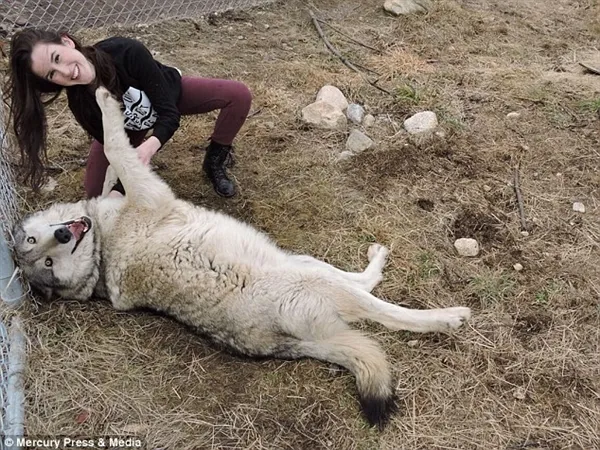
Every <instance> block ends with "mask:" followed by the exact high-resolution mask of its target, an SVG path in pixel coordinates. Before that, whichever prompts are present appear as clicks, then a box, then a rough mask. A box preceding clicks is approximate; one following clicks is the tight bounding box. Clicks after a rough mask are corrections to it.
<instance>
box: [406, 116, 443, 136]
mask: <svg viewBox="0 0 600 450" xmlns="http://www.w3.org/2000/svg"><path fill="white" fill-rule="evenodd" d="M437 126H438V120H437V116H436V115H435V113H434V112H433V111H423V112H420V113H417V114H415V115H414V116H412V117H409V118H408V119H406V120H405V121H404V129H405V130H406V131H408V132H409V133H410V134H425V133H430V132H432V131H433V130H435V129H436V127H437Z"/></svg>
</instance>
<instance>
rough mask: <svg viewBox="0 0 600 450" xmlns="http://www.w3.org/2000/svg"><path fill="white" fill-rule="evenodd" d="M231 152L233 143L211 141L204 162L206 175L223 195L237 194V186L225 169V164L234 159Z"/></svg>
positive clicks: (231, 195) (218, 192)
mask: <svg viewBox="0 0 600 450" xmlns="http://www.w3.org/2000/svg"><path fill="white" fill-rule="evenodd" d="M231 152H232V149H231V145H221V144H217V143H216V142H212V141H211V143H210V144H209V146H208V147H207V148H206V156H205V157H204V163H203V164H202V167H203V169H204V172H205V173H206V176H208V179H209V180H210V182H211V183H212V184H213V187H214V188H215V191H216V192H217V194H219V195H220V196H221V197H233V196H234V195H235V186H234V184H233V182H232V181H231V180H230V179H229V178H228V177H227V172H226V171H225V166H227V165H230V164H231V162H232V161H233V159H232V155H231Z"/></svg>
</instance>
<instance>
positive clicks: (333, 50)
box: [308, 10, 394, 96]
mask: <svg viewBox="0 0 600 450" xmlns="http://www.w3.org/2000/svg"><path fill="white" fill-rule="evenodd" d="M308 14H310V18H311V19H312V22H313V25H314V26H315V28H316V29H317V33H319V37H320V38H321V39H322V40H323V42H324V43H325V46H326V47H327V49H328V50H329V51H330V52H331V53H333V54H334V55H335V56H337V57H338V58H339V59H340V61H342V63H344V65H345V66H346V67H348V68H349V69H352V70H354V71H355V72H356V73H358V74H359V75H360V76H361V77H362V79H363V80H365V81H366V82H367V83H369V84H370V85H371V86H373V87H374V88H376V89H378V90H380V91H381V92H385V93H386V94H388V95H392V96H393V95H394V94H392V93H391V92H390V91H388V90H387V89H384V88H382V87H381V86H378V85H377V81H372V80H370V79H369V78H368V77H367V76H366V75H365V74H364V73H363V72H361V70H360V69H359V68H358V67H356V65H354V64H352V63H351V62H350V61H348V59H346V58H345V57H344V56H343V55H342V54H341V53H340V52H339V51H338V49H336V48H335V47H334V46H333V45H332V44H331V42H329V39H327V37H326V36H325V33H323V29H322V28H321V25H320V24H319V20H318V19H317V17H316V16H315V14H314V13H313V12H312V11H311V10H308Z"/></svg>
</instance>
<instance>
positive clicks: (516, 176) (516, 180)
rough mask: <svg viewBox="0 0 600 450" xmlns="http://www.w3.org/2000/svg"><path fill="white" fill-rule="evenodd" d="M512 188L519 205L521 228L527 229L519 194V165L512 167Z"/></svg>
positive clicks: (521, 196)
mask: <svg viewBox="0 0 600 450" xmlns="http://www.w3.org/2000/svg"><path fill="white" fill-rule="evenodd" d="M513 188H514V189H515V194H516V196H517V204H518V205H519V218H520V219H521V230H524V231H527V229H528V226H527V221H526V220H525V208H524V207H523V195H522V194H521V186H520V181H519V166H518V165H517V166H516V167H515V169H514V178H513Z"/></svg>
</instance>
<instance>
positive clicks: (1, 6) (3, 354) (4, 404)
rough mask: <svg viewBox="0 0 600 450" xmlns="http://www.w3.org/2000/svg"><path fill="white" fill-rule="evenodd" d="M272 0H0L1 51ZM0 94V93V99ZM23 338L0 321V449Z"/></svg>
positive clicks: (8, 265)
mask: <svg viewBox="0 0 600 450" xmlns="http://www.w3.org/2000/svg"><path fill="white" fill-rule="evenodd" d="M274 1H275V0H79V1H75V2H73V1H67V0H1V2H0V50H2V48H5V49H6V47H4V46H2V45H1V44H2V40H4V41H5V42H6V41H7V40H8V39H10V37H11V36H12V34H13V33H14V32H15V31H17V30H19V29H22V28H25V27H40V28H47V29H55V30H68V31H70V32H75V31H77V30H79V29H83V28H95V27H102V26H107V25H110V26H118V25H121V26H123V25H135V24H151V23H157V22H161V21H165V20H171V19H185V18H198V17H200V16H203V15H207V14H209V13H217V12H223V11H227V10H232V9H247V8H250V7H252V6H258V5H263V4H267V3H272V2H274ZM1 95H2V92H1V91H0V96H1ZM6 119H7V116H6V114H5V110H4V105H3V104H2V103H0V264H1V267H0V296H1V299H2V303H3V305H2V306H6V305H10V306H16V305H17V306H18V304H19V303H20V301H21V300H22V299H23V298H24V297H26V295H27V293H25V291H24V290H23V287H22V286H23V282H22V280H21V278H20V274H19V272H18V268H17V267H16V265H15V263H14V261H13V259H12V254H11V249H10V244H11V242H12V239H11V228H12V226H13V225H14V224H15V223H16V222H17V220H18V216H19V212H20V209H19V206H20V205H19V201H18V198H19V197H18V194H17V190H16V184H15V177H14V173H13V171H12V168H11V167H12V166H11V159H10V156H11V155H14V154H15V152H14V151H12V152H11V141H10V139H9V134H8V132H7V130H8V128H7V127H8V120H6ZM24 361H25V335H24V333H23V331H22V326H21V323H20V320H19V318H18V315H15V316H14V317H13V319H12V321H11V325H10V328H9V327H7V326H6V325H5V323H3V321H2V320H0V437H1V438H2V439H1V440H0V450H4V449H7V450H8V449H12V448H16V447H13V445H14V444H13V445H7V440H5V437H13V438H15V437H19V436H23V428H24V424H23V415H24V414H23V408H24V393H23V386H22V377H21V375H22V372H23V367H24Z"/></svg>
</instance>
